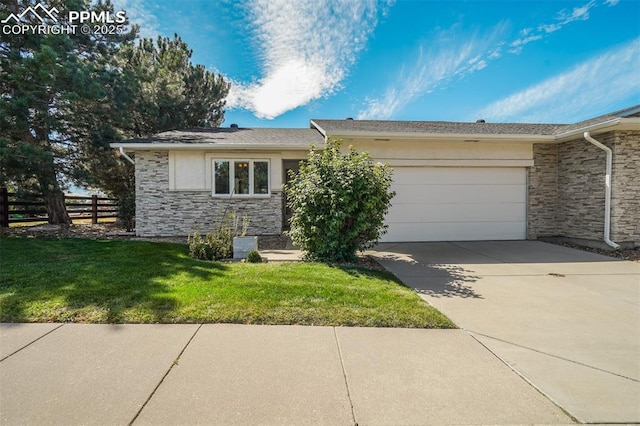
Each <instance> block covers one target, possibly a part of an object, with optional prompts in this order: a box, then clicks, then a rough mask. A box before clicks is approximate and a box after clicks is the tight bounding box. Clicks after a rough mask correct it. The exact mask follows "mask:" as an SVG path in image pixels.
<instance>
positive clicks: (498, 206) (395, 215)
mask: <svg viewBox="0 0 640 426" xmlns="http://www.w3.org/2000/svg"><path fill="white" fill-rule="evenodd" d="M523 207H524V206H523V205H522V204H521V203H486V202H485V203H481V204H473V206H469V205H468V204H464V203H447V204H443V203H441V204H438V205H424V206H421V207H420V208H415V207H414V206H413V205H407V204H394V205H393V206H392V207H391V209H389V213H390V214H389V216H388V220H387V223H388V224H395V223H404V222H412V223H420V222H423V223H434V222H435V223H438V222H453V223H455V222H504V221H513V220H517V221H524V220H525V214H524V208H523Z"/></svg>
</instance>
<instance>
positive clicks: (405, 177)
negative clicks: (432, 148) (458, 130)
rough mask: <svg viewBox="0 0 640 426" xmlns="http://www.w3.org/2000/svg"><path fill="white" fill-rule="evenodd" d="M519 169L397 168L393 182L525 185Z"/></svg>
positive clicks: (524, 179) (524, 177) (402, 183)
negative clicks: (507, 183)
mask: <svg viewBox="0 0 640 426" xmlns="http://www.w3.org/2000/svg"><path fill="white" fill-rule="evenodd" d="M522 170H524V169H523V168H519V167H504V168H495V167H396V168H395V169H394V172H393V181H394V182H395V183H396V184H399V185H405V184H409V185H412V184H420V183H424V184H439V185H457V184H468V185H485V184H494V185H500V184H504V183H506V182H509V183H510V184H521V185H523V184H525V183H526V179H527V177H526V174H524V173H522Z"/></svg>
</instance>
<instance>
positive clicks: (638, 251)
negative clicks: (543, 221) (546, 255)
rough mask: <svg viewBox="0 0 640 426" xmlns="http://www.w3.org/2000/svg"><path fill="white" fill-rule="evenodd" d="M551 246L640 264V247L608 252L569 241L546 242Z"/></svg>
mask: <svg viewBox="0 0 640 426" xmlns="http://www.w3.org/2000/svg"><path fill="white" fill-rule="evenodd" d="M546 242H548V243H551V244H556V245H559V246H563V247H569V248H574V249H578V250H582V251H588V252H590V253H596V254H601V255H603V256H609V257H615V258H617V259H622V260H630V261H632V262H640V247H636V248H632V249H621V250H607V249H600V248H595V247H585V246H581V245H578V244H575V243H570V242H567V241H562V242H560V241H546Z"/></svg>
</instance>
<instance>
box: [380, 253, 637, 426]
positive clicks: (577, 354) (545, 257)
mask: <svg viewBox="0 0 640 426" xmlns="http://www.w3.org/2000/svg"><path fill="white" fill-rule="evenodd" d="M373 254H374V256H376V257H377V258H378V259H379V260H380V262H381V263H382V265H383V266H384V267H385V268H387V269H388V270H389V271H391V272H392V273H394V274H395V275H396V276H397V277H398V278H400V279H401V280H402V281H403V282H404V283H405V284H406V285H408V286H410V287H413V288H415V289H416V291H417V292H418V293H419V294H420V296H421V297H422V298H423V299H424V300H426V301H427V302H428V303H430V304H431V305H433V306H435V307H436V308H437V309H439V310H441V311H442V312H443V313H444V314H446V315H448V316H449V318H451V319H452V320H453V321H454V322H455V323H456V324H458V326H459V327H461V328H463V329H464V330H466V331H468V332H469V333H470V334H471V335H472V336H473V337H475V338H476V339H477V340H478V341H479V342H480V343H482V344H483V345H484V346H486V347H487V348H488V349H489V350H490V351H492V352H493V353H494V354H495V355H497V356H498V357H499V358H501V359H502V360H503V361H504V362H505V363H507V364H508V365H509V366H510V367H511V368H513V369H514V370H515V371H516V372H518V373H519V374H520V375H522V376H523V377H524V378H525V379H526V380H527V381H529V382H530V383H531V384H532V385H533V386H535V387H536V388H538V389H539V390H540V391H541V392H542V393H544V394H545V395H547V396H548V397H549V398H550V399H551V400H553V401H554V402H555V403H556V404H558V405H559V406H560V407H562V408H563V409H565V410H566V411H567V412H569V413H570V414H571V415H573V416H574V417H575V418H576V419H578V420H579V421H581V422H587V423H635V422H640V263H634V262H627V261H620V260H616V259H613V258H609V257H606V256H600V255H597V254H593V253H587V252H583V251H580V250H574V249H570V248H566V247H561V246H556V245H553V244H547V243H543V242H538V241H489V242H455V243H402V244H398V243H384V244H380V245H379V246H378V247H377V248H376V250H375V252H374V253H373Z"/></svg>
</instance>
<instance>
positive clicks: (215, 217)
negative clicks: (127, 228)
mask: <svg viewBox="0 0 640 426" xmlns="http://www.w3.org/2000/svg"><path fill="white" fill-rule="evenodd" d="M225 211H235V212H236V213H237V214H238V215H239V216H245V215H246V216H247V217H248V218H249V220H250V224H249V229H248V234H249V235H271V234H279V233H280V232H281V230H282V194H281V193H280V192H273V193H272V194H271V196H269V197H265V198H258V197H250V198H234V199H232V200H229V199H226V198H214V197H212V196H211V193H210V192H206V191H177V190H169V153H168V151H138V152H136V234H137V235H139V236H148V237H153V236H184V235H188V234H189V233H192V232H194V231H196V230H200V231H201V232H208V231H210V230H213V229H214V228H215V227H217V226H218V224H219V223H220V220H221V219H222V217H223V216H224V213H225Z"/></svg>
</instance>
